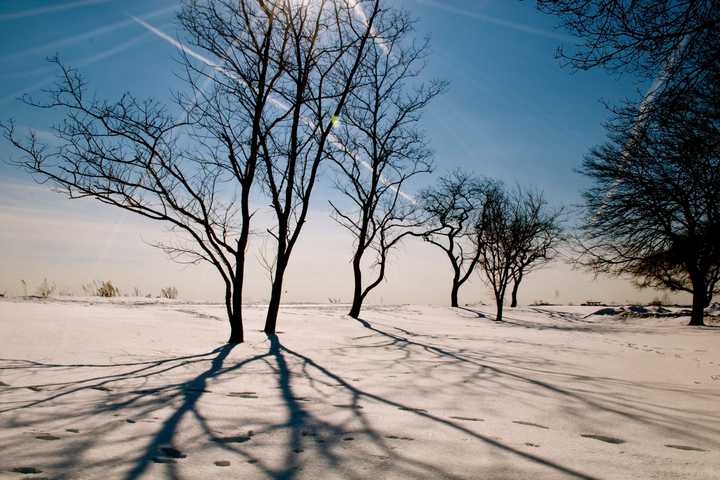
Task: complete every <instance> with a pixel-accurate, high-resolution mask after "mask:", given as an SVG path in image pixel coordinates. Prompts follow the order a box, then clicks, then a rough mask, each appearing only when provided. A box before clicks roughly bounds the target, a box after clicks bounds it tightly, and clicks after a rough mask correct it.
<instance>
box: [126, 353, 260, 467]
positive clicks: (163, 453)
mask: <svg viewBox="0 0 720 480" xmlns="http://www.w3.org/2000/svg"><path fill="white" fill-rule="evenodd" d="M234 347H235V345H234V344H227V345H224V346H222V347H220V348H218V349H217V350H215V352H217V355H216V356H215V358H213V360H212V362H211V364H210V368H208V369H207V370H206V371H204V372H202V373H201V374H200V375H198V376H196V377H195V378H193V379H190V380H188V381H187V382H185V383H184V384H182V385H181V386H180V391H181V392H182V395H183V400H182V403H181V405H180V407H178V408H177V409H176V410H175V412H174V413H173V414H172V415H171V416H170V417H169V418H168V419H167V420H165V421H164V422H163V424H162V427H161V428H160V429H159V430H158V432H157V433H156V434H155V435H154V436H153V438H152V439H151V440H150V442H149V443H148V445H147V446H146V447H145V452H144V453H143V455H142V456H141V457H140V458H138V459H137V460H136V461H135V466H134V467H133V468H132V469H131V470H130V471H129V472H128V474H127V475H126V476H125V479H126V480H134V479H136V478H139V477H140V476H141V475H142V474H143V473H144V472H145V471H146V470H147V468H148V466H149V465H150V463H151V462H153V461H155V462H168V463H171V462H174V458H180V457H181V456H182V455H184V454H183V453H182V452H180V450H178V449H177V448H176V446H175V444H174V442H173V440H174V438H175V433H176V432H177V429H178V426H179V425H180V422H181V421H182V419H183V418H184V417H185V415H187V414H188V413H189V412H192V411H194V410H195V409H196V406H197V403H198V401H199V400H200V398H201V397H202V395H203V393H205V391H206V387H207V383H208V381H209V380H210V379H212V378H214V377H216V376H218V375H219V374H220V372H221V371H222V368H223V363H224V362H225V359H226V358H227V356H228V355H230V352H231V351H232V349H233V348H234ZM256 358H257V357H253V358H250V359H248V360H246V361H245V362H241V363H239V364H237V365H236V366H235V368H240V367H241V366H242V365H243V364H245V363H248V362H251V361H253V360H255V359H256Z"/></svg>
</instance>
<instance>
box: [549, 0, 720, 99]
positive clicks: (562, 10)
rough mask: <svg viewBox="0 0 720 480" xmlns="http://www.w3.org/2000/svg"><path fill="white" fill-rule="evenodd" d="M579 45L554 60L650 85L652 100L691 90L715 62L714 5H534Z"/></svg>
mask: <svg viewBox="0 0 720 480" xmlns="http://www.w3.org/2000/svg"><path fill="white" fill-rule="evenodd" d="M537 4H538V8H539V9H540V10H542V11H544V12H547V13H550V14H553V15H557V16H558V17H559V18H560V21H561V24H562V26H563V27H565V28H566V29H568V30H569V31H571V32H572V33H574V34H575V35H576V36H577V37H578V38H579V39H580V41H581V43H580V45H579V46H577V47H576V48H574V49H572V50H570V51H567V50H563V49H560V50H559V51H558V54H559V56H560V57H561V58H563V59H565V60H566V61H567V62H568V63H569V64H570V65H572V66H574V67H576V68H579V69H583V70H586V69H590V68H594V67H597V66H602V67H606V68H609V69H611V70H616V71H633V72H635V73H638V74H640V75H641V76H643V77H645V78H649V79H655V81H656V83H655V85H654V89H655V90H656V91H655V92H654V96H661V95H662V94H664V93H665V91H666V87H671V86H672V87H674V88H680V89H681V90H682V89H685V88H691V87H692V85H695V84H697V83H698V82H699V81H701V78H702V76H703V72H704V71H706V70H707V68H708V66H709V65H710V64H711V63H712V62H713V59H714V58H717V57H720V42H718V38H720V5H719V4H718V1H717V0H682V1H675V0H633V1H628V0H538V2H537Z"/></svg>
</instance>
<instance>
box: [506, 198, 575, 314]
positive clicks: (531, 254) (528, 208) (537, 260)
mask: <svg viewBox="0 0 720 480" xmlns="http://www.w3.org/2000/svg"><path fill="white" fill-rule="evenodd" d="M518 201H519V202H520V205H519V211H518V218H517V220H516V223H515V225H514V226H515V228H517V229H518V230H519V231H518V233H517V255H516V256H515V262H514V266H513V269H512V273H511V277H512V282H513V286H512V291H511V300H510V306H511V307H517V305H518V300H517V295H518V290H519V289H520V283H521V282H522V281H523V279H525V277H527V275H528V274H530V273H531V272H533V271H535V270H537V269H538V268H541V267H542V266H544V265H546V264H547V263H548V262H550V261H552V260H553V259H554V258H555V257H556V256H557V255H558V246H559V244H560V242H561V241H562V225H561V216H562V209H551V208H550V207H549V205H548V203H547V201H546V200H545V197H544V195H543V194H542V193H541V192H525V193H524V194H522V193H521V194H520V195H519V196H518Z"/></svg>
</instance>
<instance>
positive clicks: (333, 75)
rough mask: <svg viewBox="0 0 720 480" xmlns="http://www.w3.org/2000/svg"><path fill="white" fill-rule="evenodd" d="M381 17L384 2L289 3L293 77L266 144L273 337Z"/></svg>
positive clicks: (284, 85) (268, 324) (287, 58)
mask: <svg viewBox="0 0 720 480" xmlns="http://www.w3.org/2000/svg"><path fill="white" fill-rule="evenodd" d="M381 11H382V10H381V8H380V0H357V1H354V0H353V1H348V0H318V1H316V2H295V1H292V0H285V1H284V8H283V12H282V16H283V18H284V19H285V22H286V23H287V25H289V42H288V46H287V48H285V49H284V50H283V51H282V52H281V53H282V54H283V62H284V63H285V64H286V67H285V68H286V71H287V75H286V76H285V77H284V78H283V81H282V82H281V85H280V86H279V88H278V90H277V93H278V98H277V104H278V109H279V110H280V114H279V115H278V116H277V118H275V119H274V120H273V121H272V122H271V124H270V125H268V126H267V127H266V128H267V132H268V133H267V135H266V136H265V138H264V139H263V141H262V159H263V162H264V164H265V182H264V183H265V188H266V191H267V193H268V195H269V197H270V203H271V207H272V210H273V212H274V214H275V220H276V225H275V226H274V227H273V228H271V229H268V232H269V233H270V234H271V235H272V236H273V237H274V239H275V241H276V244H277V250H276V255H275V260H274V261H272V262H271V263H273V264H274V266H275V270H274V272H273V284H272V289H271V293H270V304H269V306H268V312H267V317H266V320H265V329H264V330H265V332H266V333H268V334H274V333H275V329H276V325H277V316H278V311H279V308H280V300H281V297H282V288H283V280H284V277H285V272H286V270H287V267H288V264H289V261H290V257H291V254H292V251H293V248H294V247H295V245H296V243H297V240H298V238H299V237H300V232H301V230H302V226H303V224H304V223H305V221H306V219H307V214H308V208H309V206H310V198H311V195H312V192H313V188H314V187H315V184H316V181H317V176H318V170H319V167H320V164H321V161H322V160H323V159H324V158H326V155H327V144H328V142H329V140H330V136H331V130H332V128H333V126H334V125H335V124H336V123H337V121H338V118H340V115H341V113H342V111H343V108H344V106H345V103H346V101H347V98H348V96H349V95H350V93H351V91H352V90H353V89H354V88H355V87H356V79H355V76H356V73H357V71H358V68H359V66H360V64H361V63H362V61H363V57H364V56H365V55H366V50H367V48H366V47H367V44H368V43H369V42H372V41H373V40H372V37H373V32H374V31H375V27H374V25H375V19H376V17H377V16H378V15H379V14H380V13H381Z"/></svg>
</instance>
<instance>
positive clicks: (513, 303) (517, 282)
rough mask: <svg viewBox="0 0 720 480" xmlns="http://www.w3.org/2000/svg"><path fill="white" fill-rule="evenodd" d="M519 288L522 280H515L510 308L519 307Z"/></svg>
mask: <svg viewBox="0 0 720 480" xmlns="http://www.w3.org/2000/svg"><path fill="white" fill-rule="evenodd" d="M518 288H520V280H515V282H514V283H513V290H512V300H511V301H510V306H511V307H513V308H515V307H517V291H518Z"/></svg>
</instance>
